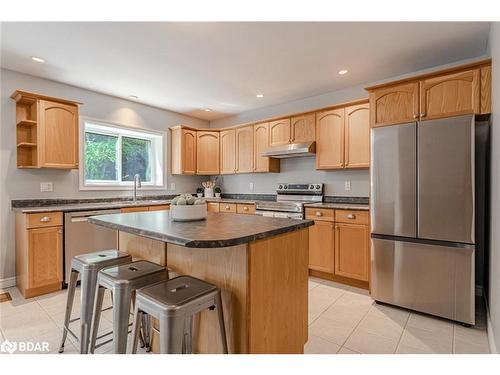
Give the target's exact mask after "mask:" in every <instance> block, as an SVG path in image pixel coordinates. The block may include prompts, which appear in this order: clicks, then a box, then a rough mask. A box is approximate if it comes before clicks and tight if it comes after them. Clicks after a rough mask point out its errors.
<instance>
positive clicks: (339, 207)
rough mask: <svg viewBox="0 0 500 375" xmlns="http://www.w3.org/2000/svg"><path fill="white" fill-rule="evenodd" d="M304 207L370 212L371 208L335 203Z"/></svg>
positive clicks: (310, 204) (361, 205) (362, 205)
mask: <svg viewBox="0 0 500 375" xmlns="http://www.w3.org/2000/svg"><path fill="white" fill-rule="evenodd" d="M304 206H305V207H316V208H335V209H337V210H363V211H368V210H369V209H370V206H369V205H368V204H353V203H333V202H320V203H306V204H305V205H304Z"/></svg>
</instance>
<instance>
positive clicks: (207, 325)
mask: <svg viewBox="0 0 500 375" xmlns="http://www.w3.org/2000/svg"><path fill="white" fill-rule="evenodd" d="M89 221H90V222H92V223H94V224H97V225H102V226H105V227H108V228H111V229H115V230H118V233H119V249H120V250H122V251H125V252H128V253H129V254H131V255H132V257H133V258H134V259H145V260H150V261H153V262H156V263H158V264H162V265H165V266H166V267H168V268H169V269H171V270H173V271H174V272H175V273H177V274H184V275H191V276H194V277H198V278H200V279H202V280H206V281H208V282H211V283H213V284H216V285H217V286H218V287H219V288H221V290H222V303H223V308H224V319H225V323H226V331H227V338H228V345H229V351H230V353H303V351H304V344H305V343H306V342H307V320H308V313H307V295H308V256H309V254H308V247H309V231H308V227H309V226H310V225H313V221H311V220H294V219H280V218H270V217H262V216H256V215H239V214H228V213H208V217H207V219H206V220H200V221H193V222H173V221H172V220H171V219H170V212H168V211H157V212H139V213H126V214H111V215H102V216H98V217H92V218H90V219H89ZM194 332H195V333H194V351H195V352H198V353H221V352H222V345H221V342H220V337H219V334H218V323H217V315H216V313H215V312H212V311H205V312H203V313H201V314H200V316H199V319H196V320H195V329H194ZM154 338H155V334H154V335H153V340H154ZM154 341H157V340H154ZM154 348H155V342H153V349H154Z"/></svg>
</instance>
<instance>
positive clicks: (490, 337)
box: [484, 298, 498, 354]
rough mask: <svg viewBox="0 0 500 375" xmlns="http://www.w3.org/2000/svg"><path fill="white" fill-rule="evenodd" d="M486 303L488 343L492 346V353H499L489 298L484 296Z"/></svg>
mask: <svg viewBox="0 0 500 375" xmlns="http://www.w3.org/2000/svg"><path fill="white" fill-rule="evenodd" d="M484 305H485V306H486V329H487V331H488V344H489V346H490V353H491V354H498V351H497V346H496V344H495V333H494V331H493V325H492V324H491V319H490V308H489V306H488V300H487V299H486V298H484Z"/></svg>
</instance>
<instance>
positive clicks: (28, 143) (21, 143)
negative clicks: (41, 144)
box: [17, 142, 36, 147]
mask: <svg viewBox="0 0 500 375" xmlns="http://www.w3.org/2000/svg"><path fill="white" fill-rule="evenodd" d="M17 147H36V143H32V142H20V143H18V144H17Z"/></svg>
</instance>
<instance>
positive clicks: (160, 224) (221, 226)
mask: <svg viewBox="0 0 500 375" xmlns="http://www.w3.org/2000/svg"><path fill="white" fill-rule="evenodd" d="M89 221H90V222H91V223H94V224H97V225H102V226H104V227H107V228H111V229H115V230H120V231H123V232H127V233H131V234H136V235H138V236H142V237H147V238H151V239H154V240H158V241H163V242H168V243H172V244H176V245H181V246H186V247H199V248H214V247H227V246H234V245H239V244H243V243H248V242H251V241H255V240H259V239H263V238H267V237H273V236H276V235H278V234H282V233H287V232H293V231H296V230H298V229H301V228H306V227H309V226H311V225H314V222H313V221H312V220H296V219H281V218H272V217H263V216H258V215H241V214H231V213H212V212H209V213H208V216H207V219H206V220H199V221H190V222H175V221H172V220H171V219H170V212H169V211H154V212H133V213H123V214H111V215H100V216H93V217H90V218H89Z"/></svg>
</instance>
